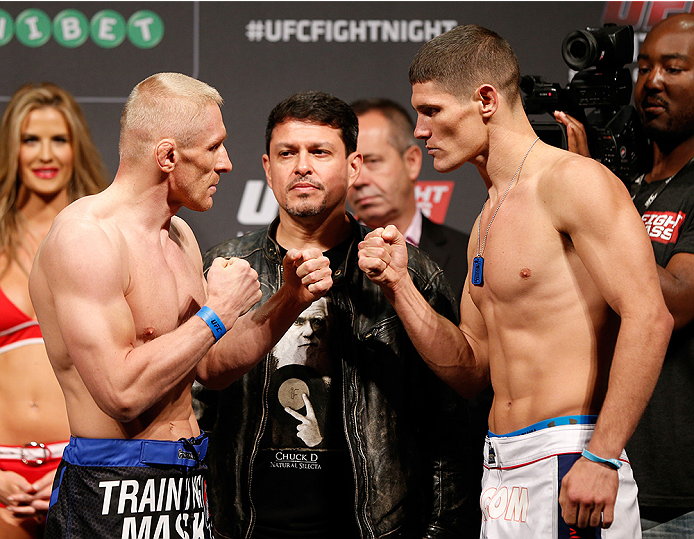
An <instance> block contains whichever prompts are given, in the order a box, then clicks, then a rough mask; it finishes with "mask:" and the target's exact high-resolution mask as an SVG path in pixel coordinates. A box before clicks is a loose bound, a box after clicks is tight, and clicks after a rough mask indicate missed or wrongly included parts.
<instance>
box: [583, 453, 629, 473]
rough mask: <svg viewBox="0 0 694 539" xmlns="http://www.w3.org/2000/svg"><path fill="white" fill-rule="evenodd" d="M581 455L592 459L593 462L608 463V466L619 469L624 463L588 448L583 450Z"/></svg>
mask: <svg viewBox="0 0 694 539" xmlns="http://www.w3.org/2000/svg"><path fill="white" fill-rule="evenodd" d="M581 456H584V457H586V458H587V459H588V460H592V461H593V462H599V463H600V464H607V465H608V466H610V467H612V468H614V469H615V470H619V469H620V468H621V467H622V463H621V462H620V461H618V460H617V459H604V458H602V457H598V456H597V455H594V454H593V453H591V452H590V451H588V450H587V449H584V450H583V451H582V452H581Z"/></svg>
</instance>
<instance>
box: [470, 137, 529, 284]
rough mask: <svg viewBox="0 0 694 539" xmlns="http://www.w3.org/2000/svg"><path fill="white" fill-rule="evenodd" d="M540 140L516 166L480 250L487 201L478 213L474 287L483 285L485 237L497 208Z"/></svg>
mask: <svg viewBox="0 0 694 539" xmlns="http://www.w3.org/2000/svg"><path fill="white" fill-rule="evenodd" d="M538 140H540V137H537V138H536V139H535V140H533V143H532V144H531V145H530V148H528V151H527V152H525V155H524V156H523V160H522V161H521V163H520V165H518V170H516V173H515V174H514V175H513V178H511V181H510V182H509V184H508V187H507V188H506V192H505V193H504V196H502V197H501V200H500V201H499V204H497V206H496V210H494V213H493V215H492V218H491V219H490V220H489V224H488V225H487V230H486V231H485V233H484V239H483V240H482V248H481V249H480V232H481V228H482V212H483V211H484V206H485V205H486V204H487V201H486V200H485V201H484V204H483V205H482V211H480V216H479V218H478V220H477V256H476V257H475V258H473V259H472V279H471V280H472V284H474V285H476V286H482V285H483V284H484V271H483V270H484V257H483V256H482V255H483V254H484V248H485V246H486V245H487V236H488V235H489V229H490V228H491V227H492V223H493V222H494V218H495V217H496V214H497V213H498V211H499V208H501V205H502V204H503V203H504V200H506V195H508V192H509V191H510V190H511V186H512V185H513V182H514V181H516V178H517V177H518V174H520V171H521V168H523V163H525V160H526V158H527V157H528V154H530V150H532V149H533V146H535V143H536V142H537V141H538ZM487 200H489V197H487Z"/></svg>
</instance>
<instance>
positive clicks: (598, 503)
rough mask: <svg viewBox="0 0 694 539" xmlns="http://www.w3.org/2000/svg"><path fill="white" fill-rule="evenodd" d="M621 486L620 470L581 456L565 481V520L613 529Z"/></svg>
mask: <svg viewBox="0 0 694 539" xmlns="http://www.w3.org/2000/svg"><path fill="white" fill-rule="evenodd" d="M618 488H619V473H618V472H617V470H614V469H612V468H610V467H609V466H607V465H606V464H599V463H597V462H591V461H589V460H588V459H586V458H584V457H581V458H580V459H578V460H577V461H576V462H575V463H574V465H573V466H572V467H571V469H570V470H569V473H567V474H566V475H565V476H564V479H563V480H562V482H561V491H560V493H559V504H560V505H561V510H562V516H563V517H564V520H565V521H566V523H567V524H568V525H569V526H578V527H579V528H585V527H587V526H592V527H594V528H598V527H602V528H609V527H610V526H611V525H612V521H613V520H614V504H615V500H616V499H617V489H618Z"/></svg>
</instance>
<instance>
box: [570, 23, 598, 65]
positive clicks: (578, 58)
mask: <svg viewBox="0 0 694 539" xmlns="http://www.w3.org/2000/svg"><path fill="white" fill-rule="evenodd" d="M561 54H562V56H563V57H564V61H565V62H566V64H567V65H568V66H569V67H570V68H571V69H575V70H576V71H581V70H582V69H586V68H587V67H590V66H592V65H594V64H595V63H596V62H597V61H598V60H599V59H600V57H601V56H602V51H601V50H600V46H599V45H598V40H597V39H595V36H594V35H593V34H591V33H590V32H586V31H585V30H574V31H573V32H571V33H570V34H569V35H568V36H566V37H565V38H564V42H563V43H562V45H561Z"/></svg>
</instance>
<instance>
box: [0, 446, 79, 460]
mask: <svg viewBox="0 0 694 539" xmlns="http://www.w3.org/2000/svg"><path fill="white" fill-rule="evenodd" d="M67 445H68V442H55V443H52V444H44V443H42V442H29V443H27V444H24V445H0V460H21V461H22V462H23V463H24V464H27V465H29V466H41V465H42V464H44V463H45V462H47V461H49V460H52V459H53V460H55V459H59V458H60V457H61V456H62V455H63V450H64V449H65V447H66V446H67Z"/></svg>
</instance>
